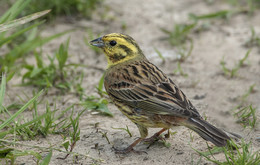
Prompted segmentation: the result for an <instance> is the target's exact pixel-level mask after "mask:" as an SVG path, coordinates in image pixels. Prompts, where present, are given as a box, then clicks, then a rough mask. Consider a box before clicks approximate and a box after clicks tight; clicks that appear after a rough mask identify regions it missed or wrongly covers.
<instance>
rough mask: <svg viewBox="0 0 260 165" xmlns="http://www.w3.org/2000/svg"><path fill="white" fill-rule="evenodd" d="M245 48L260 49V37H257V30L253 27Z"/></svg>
mask: <svg viewBox="0 0 260 165" xmlns="http://www.w3.org/2000/svg"><path fill="white" fill-rule="evenodd" d="M245 46H246V47H248V48H252V47H258V48H260V37H259V36H257V35H256V33H255V29H254V28H253V27H251V36H250V38H249V40H248V41H246V43H245Z"/></svg>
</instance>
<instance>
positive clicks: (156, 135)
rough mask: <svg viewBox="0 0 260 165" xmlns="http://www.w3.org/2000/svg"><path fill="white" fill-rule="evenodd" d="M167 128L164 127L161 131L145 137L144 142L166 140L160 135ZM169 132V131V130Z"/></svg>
mask: <svg viewBox="0 0 260 165" xmlns="http://www.w3.org/2000/svg"><path fill="white" fill-rule="evenodd" d="M166 130H167V129H166V128H163V129H161V130H160V131H159V132H157V133H155V134H154V135H153V136H151V137H149V138H146V139H143V142H147V143H154V142H156V141H158V140H164V138H163V137H161V136H160V135H161V134H162V133H163V132H164V131H166ZM168 134H169V132H168Z"/></svg>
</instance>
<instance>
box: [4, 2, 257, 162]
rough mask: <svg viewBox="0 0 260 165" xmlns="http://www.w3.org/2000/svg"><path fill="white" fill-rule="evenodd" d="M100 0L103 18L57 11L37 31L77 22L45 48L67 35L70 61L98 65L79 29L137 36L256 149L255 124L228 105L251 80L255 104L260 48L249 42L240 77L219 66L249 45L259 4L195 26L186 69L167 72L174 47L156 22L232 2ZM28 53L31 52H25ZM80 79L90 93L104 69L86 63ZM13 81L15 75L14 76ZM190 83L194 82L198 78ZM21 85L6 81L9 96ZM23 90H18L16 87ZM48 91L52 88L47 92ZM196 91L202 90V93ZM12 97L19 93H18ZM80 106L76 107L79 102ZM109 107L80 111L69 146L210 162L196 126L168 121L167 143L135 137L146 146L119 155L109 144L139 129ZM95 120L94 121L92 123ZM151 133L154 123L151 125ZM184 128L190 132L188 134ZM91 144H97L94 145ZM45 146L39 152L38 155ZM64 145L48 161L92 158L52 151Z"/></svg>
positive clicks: (220, 122) (215, 119) (169, 22)
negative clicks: (250, 11)
mask: <svg viewBox="0 0 260 165" xmlns="http://www.w3.org/2000/svg"><path fill="white" fill-rule="evenodd" d="M105 6H106V7H104V8H102V10H104V9H105V8H107V9H108V11H106V12H104V11H102V13H105V19H104V20H102V19H101V18H100V16H99V15H98V14H95V15H94V18H93V19H92V20H84V19H80V20H73V21H72V20H71V19H70V18H66V19H60V20H57V21H55V23H52V24H50V25H48V27H47V28H46V30H44V32H43V33H42V35H44V36H48V35H51V34H54V33H57V32H62V31H64V30H66V29H72V28H74V29H76V30H75V31H74V32H72V33H70V34H68V35H66V36H63V37H61V38H60V39H57V40H55V41H52V42H51V43H49V44H47V45H45V46H44V48H43V50H44V51H45V52H46V54H52V53H53V52H54V51H55V50H56V49H57V48H58V46H59V44H60V43H62V42H64V41H66V39H67V37H68V36H70V37H71V41H70V48H69V51H70V54H71V56H70V62H80V63H83V64H86V65H91V66H96V67H99V68H103V69H105V66H106V60H105V57H104V56H103V55H102V54H101V55H96V54H95V53H94V52H93V51H91V50H90V48H89V47H87V46H86V45H85V44H84V42H83V37H84V36H87V33H86V29H87V27H88V28H92V29H93V31H94V33H95V34H98V33H101V35H104V34H107V33H111V32H123V33H126V34H129V35H131V36H132V37H133V38H135V40H136V41H137V42H138V43H139V45H140V47H141V48H142V49H143V51H144V53H145V54H146V56H147V58H148V59H150V60H151V61H152V62H154V63H156V64H157V65H158V66H159V67H160V68H161V69H162V70H163V71H164V72H165V73H167V74H168V75H169V76H170V77H171V78H172V79H173V80H174V81H175V82H176V84H178V85H179V86H180V87H181V89H182V91H183V92H184V93H185V94H186V95H187V96H188V97H189V98H190V99H191V101H192V102H193V104H194V105H195V106H196V107H197V108H198V110H199V112H200V113H201V114H205V115H206V116H207V117H208V121H210V122H211V123H212V124H214V125H216V126H218V127H220V128H223V129H225V130H228V131H232V132H236V133H239V134H241V135H243V136H245V138H246V140H247V141H249V140H252V143H253V146H254V150H256V149H257V148H258V149H259V147H260V143H259V142H257V141H256V140H255V138H256V137H257V136H259V135H260V130H259V127H257V128H256V129H255V130H253V131H250V130H249V129H243V127H242V126H241V125H239V124H237V123H236V119H235V118H234V117H233V115H232V112H231V109H233V108H234V107H236V106H237V105H239V103H240V102H239V99H236V98H238V97H240V96H242V95H243V94H244V93H246V91H247V90H248V89H249V87H250V86H251V85H252V84H256V86H255V89H256V91H255V92H254V93H252V94H250V96H249V97H248V100H249V102H250V103H252V105H253V106H254V107H258V109H257V114H258V116H259V110H260V109H259V108H260V102H259V100H260V90H259V85H260V54H259V50H258V49H257V48H253V49H252V52H251V54H250V56H249V58H248V65H247V66H245V67H243V68H241V69H240V70H239V72H238V75H239V76H238V77H236V78H232V79H230V78H227V77H225V76H224V75H223V74H222V70H221V66H220V61H221V59H222V57H223V56H225V59H226V62H227V67H232V66H233V65H234V64H235V62H237V61H238V60H239V59H241V58H242V57H243V56H244V55H245V53H246V52H247V50H248V49H247V48H245V47H244V46H243V44H244V43H245V42H246V41H247V40H248V39H249V37H250V27H251V26H253V27H255V30H256V32H258V33H257V34H259V32H260V12H259V11H257V12H256V13H255V15H254V16H252V17H249V16H248V15H246V14H238V15H235V16H232V17H231V19H229V20H228V21H226V20H221V19H219V20H216V21H212V22H211V26H210V28H209V29H208V30H205V31H202V32H200V33H193V34H192V35H191V38H192V39H193V41H194V49H193V51H192V54H191V56H190V57H189V58H188V59H187V61H185V62H184V63H183V64H182V67H183V70H184V72H185V73H187V74H188V77H183V76H180V75H173V74H172V73H173V70H174V69H176V68H177V63H176V61H174V59H176V50H177V49H176V48H174V47H172V46H170V44H169V43H168V42H167V41H165V40H161V38H163V37H165V34H164V33H163V32H161V30H160V28H161V27H163V28H166V29H169V30H170V29H171V28H172V27H173V26H174V24H176V23H184V22H187V21H188V20H189V19H188V14H189V13H196V14H205V13H209V12H214V11H218V10H222V9H230V8H231V6H229V5H228V4H227V3H224V1H223V2H222V1H221V2H216V3H214V4H213V5H209V4H207V3H206V2H205V1H203V0H200V1H197V0H185V1H181V0H178V1H177V0H176V1H172V0H164V1H157V0H146V1H144V0H143V1H140V0H131V1H120V0H113V1H112V0H105ZM123 24H126V26H127V28H126V30H122V28H121V27H122V25H123ZM154 47H156V48H157V49H159V51H161V52H162V54H163V55H165V56H166V57H165V58H166V59H167V60H166V63H165V64H162V63H161V61H160V59H159V58H158V57H157V55H156V53H155V51H154ZM27 60H28V61H30V60H31V59H30V58H28V59H27ZM81 71H83V72H84V73H85V78H84V84H83V87H84V88H85V92H86V94H88V95H95V94H96V91H95V88H94V87H95V86H96V85H97V83H98V81H99V79H100V77H101V76H102V71H99V70H96V69H91V68H85V69H82V70H81ZM14 79H15V80H16V79H17V81H18V82H19V79H18V78H14ZM196 83H197V85H195V86H194V84H196ZM21 90H23V91H25V92H28V93H29V94H30V93H31V91H32V89H31V88H27V87H23V88H22V87H15V88H10V87H9V88H8V98H7V101H11V100H12V98H15V95H17V91H21ZM18 93H21V94H22V92H18ZM50 93H51V92H50ZM197 96H205V97H202V98H201V99H196V98H198V97H197ZM17 99H18V98H17ZM58 101H60V102H61V103H62V102H65V105H61V106H60V107H58V108H60V109H62V108H65V107H67V106H68V105H70V104H72V103H75V102H77V101H78V98H76V97H75V96H73V95H64V96H62V97H60V100H58ZM82 109H83V108H82V107H78V111H80V110H82ZM109 109H110V111H111V112H112V113H113V114H114V117H113V118H110V117H105V116H100V115H95V114H92V113H89V112H85V113H84V114H83V115H82V117H81V118H80V128H81V134H80V137H81V139H80V140H79V141H78V142H77V145H76V147H75V149H74V152H78V153H81V154H87V153H88V154H89V155H90V156H92V157H95V158H100V159H103V160H104V162H103V163H102V164H121V165H122V164H124V165H127V164H150V165H152V164H154V165H155V164H156V165H164V164H178V165H180V164H197V163H198V164H211V163H209V162H207V161H206V160H204V159H201V160H200V156H199V155H198V154H197V153H196V152H195V151H194V150H193V149H192V148H191V146H192V147H194V148H196V149H198V150H202V151H206V148H207V146H206V143H205V141H204V140H203V139H202V138H200V137H199V136H198V135H197V134H195V133H193V132H191V131H189V130H188V129H187V128H184V127H177V128H173V129H172V130H171V131H172V132H174V131H177V133H176V134H175V135H173V136H171V137H170V138H169V139H168V140H167V142H169V143H170V144H171V146H170V147H169V148H167V147H165V146H164V145H163V143H160V142H159V143H156V144H154V145H152V146H151V147H150V148H149V149H147V145H146V144H142V143H141V144H139V145H138V146H137V147H136V149H137V150H143V151H146V152H147V153H146V154H145V153H143V154H136V153H130V154H127V155H117V154H115V153H114V151H113V148H112V147H113V146H115V147H118V148H123V147H126V146H127V145H128V144H130V143H131V142H133V141H134V140H135V139H136V138H137V137H138V136H139V132H138V129H137V128H136V126H135V125H134V124H133V123H132V122H131V121H130V120H128V119H127V118H126V117H125V116H123V115H122V114H121V112H120V111H118V110H117V108H116V107H115V106H113V105H112V104H111V105H109ZM96 123H99V124H98V127H97V128H95V126H94V125H95V124H96ZM126 125H127V126H128V127H129V129H130V131H131V132H132V134H133V137H131V138H130V137H129V135H128V134H127V133H126V132H125V131H122V130H117V129H113V128H123V127H125V126H126ZM149 131H150V132H149V133H150V135H152V134H153V133H155V132H156V131H158V129H150V130H149ZM105 132H107V137H108V138H109V140H110V142H111V143H110V144H109V143H108V142H107V140H106V139H105V138H104V137H102V133H105ZM190 134H192V135H193V137H194V139H193V141H191V138H190ZM61 142H62V138H61V137H60V136H59V135H50V136H48V137H47V138H40V137H39V138H37V139H36V140H34V141H30V142H24V143H30V144H35V145H40V146H49V145H50V144H57V143H61ZM95 144H98V147H96V148H95ZM44 154H46V153H43V155H44ZM63 156H64V153H59V152H54V153H53V157H52V160H51V163H50V164H53V165H54V164H91V163H93V161H92V160H91V159H89V158H84V157H81V156H79V157H77V158H76V157H73V156H69V157H68V158H67V159H66V160H60V159H57V157H63ZM216 158H217V159H219V160H223V159H224V155H223V154H218V155H216ZM28 160H29V159H27V158H26V159H24V158H19V159H18V162H20V163H25V164H34V163H35V162H34V161H33V160H30V161H28Z"/></svg>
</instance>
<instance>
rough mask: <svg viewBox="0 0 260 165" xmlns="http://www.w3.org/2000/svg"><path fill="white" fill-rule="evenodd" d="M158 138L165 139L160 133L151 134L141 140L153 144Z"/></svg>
mask: <svg viewBox="0 0 260 165" xmlns="http://www.w3.org/2000/svg"><path fill="white" fill-rule="evenodd" d="M159 140H162V141H165V138H164V137H162V136H160V135H153V136H151V137H149V138H146V139H144V140H143V142H145V143H149V144H153V143H155V142H157V141H159Z"/></svg>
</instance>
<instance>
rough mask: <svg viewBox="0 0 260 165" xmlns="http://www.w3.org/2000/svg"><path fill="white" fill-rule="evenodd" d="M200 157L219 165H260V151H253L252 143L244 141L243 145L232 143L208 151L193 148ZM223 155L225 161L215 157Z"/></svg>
mask: <svg viewBox="0 0 260 165" xmlns="http://www.w3.org/2000/svg"><path fill="white" fill-rule="evenodd" d="M193 150H195V151H196V152H197V153H198V154H199V155H200V156H202V157H204V158H205V159H206V160H208V161H210V162H213V163H214V164H217V165H257V164H260V150H257V151H253V150H252V145H251V143H246V142H244V141H243V140H242V143H241V145H238V144H236V143H235V142H233V141H230V142H229V143H228V145H227V147H221V148H220V147H213V148H210V147H209V146H208V151H205V152H203V151H199V150H196V149H194V148H193ZM220 152H221V153H222V152H223V154H224V156H225V160H224V161H220V160H217V159H216V158H215V157H214V154H216V153H220Z"/></svg>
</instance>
